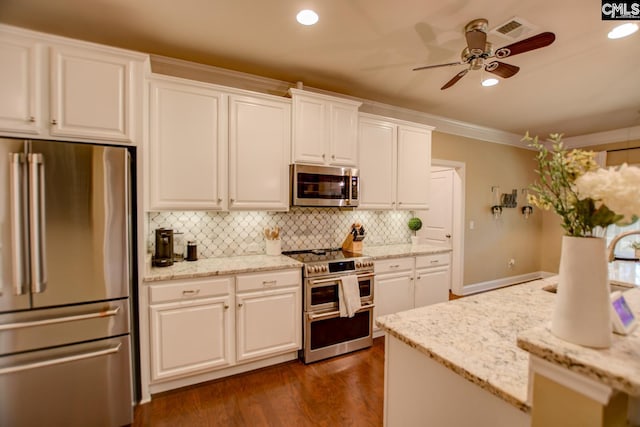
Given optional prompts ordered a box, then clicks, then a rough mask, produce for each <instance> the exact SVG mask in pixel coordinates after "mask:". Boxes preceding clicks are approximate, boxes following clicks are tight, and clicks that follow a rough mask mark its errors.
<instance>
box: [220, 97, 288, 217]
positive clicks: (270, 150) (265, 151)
mask: <svg viewBox="0 0 640 427" xmlns="http://www.w3.org/2000/svg"><path fill="white" fill-rule="evenodd" d="M229 109H230V110H229V209H231V210H235V209H263V210H267V209H268V210H277V211H286V210H288V209H289V156H290V152H291V102H290V100H289V99H278V98H276V97H266V96H265V97H260V96H258V95H255V96H254V95H252V96H244V95H230V96H229Z"/></svg>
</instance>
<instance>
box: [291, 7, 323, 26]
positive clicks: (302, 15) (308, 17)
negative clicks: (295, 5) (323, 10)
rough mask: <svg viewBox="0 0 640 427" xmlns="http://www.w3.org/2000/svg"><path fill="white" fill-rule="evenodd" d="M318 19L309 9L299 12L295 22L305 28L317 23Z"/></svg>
mask: <svg viewBox="0 0 640 427" xmlns="http://www.w3.org/2000/svg"><path fill="white" fill-rule="evenodd" d="M318 19H319V18H318V14H317V13H315V12H314V11H313V10H311V9H304V10H301V11H300V12H298V14H297V15H296V21H298V22H299V23H301V24H302V25H307V26H309V25H314V24H315V23H317V22H318Z"/></svg>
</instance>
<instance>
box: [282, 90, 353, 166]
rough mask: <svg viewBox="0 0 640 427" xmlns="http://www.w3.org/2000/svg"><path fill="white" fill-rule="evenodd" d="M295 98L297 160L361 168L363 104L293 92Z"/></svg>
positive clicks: (294, 118) (294, 136) (295, 159)
mask: <svg viewBox="0 0 640 427" xmlns="http://www.w3.org/2000/svg"><path fill="white" fill-rule="evenodd" d="M289 91H290V92H291V96H292V99H293V161H294V162H297V163H311V164H320V165H334V166H357V165H358V107H359V106H360V104H361V103H360V102H355V101H350V100H347V99H343V98H336V97H332V96H327V95H322V94H317V93H313V92H306V91H303V90H298V89H289Z"/></svg>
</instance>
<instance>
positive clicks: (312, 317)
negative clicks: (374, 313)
mask: <svg viewBox="0 0 640 427" xmlns="http://www.w3.org/2000/svg"><path fill="white" fill-rule="evenodd" d="M373 307H375V304H367V305H363V306H362V307H361V308H360V309H359V310H358V311H356V313H360V312H362V311H365V310H369V309H372V308H373ZM338 316H340V311H330V312H328V313H322V314H313V313H308V314H307V317H308V318H309V320H310V321H312V322H314V321H316V320H324V319H331V318H333V317H338Z"/></svg>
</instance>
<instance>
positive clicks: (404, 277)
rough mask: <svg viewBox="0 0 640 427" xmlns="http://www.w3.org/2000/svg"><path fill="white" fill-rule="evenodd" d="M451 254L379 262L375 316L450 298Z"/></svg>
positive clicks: (376, 263) (376, 270) (376, 264)
mask: <svg viewBox="0 0 640 427" xmlns="http://www.w3.org/2000/svg"><path fill="white" fill-rule="evenodd" d="M449 257H450V255H449V253H442V254H434V255H423V256H417V257H404V258H393V259H386V260H380V261H376V262H375V264H374V266H375V267H374V268H375V273H376V278H375V286H374V295H373V297H374V303H375V308H374V314H373V316H374V319H375V318H377V317H379V316H384V315H387V314H393V313H397V312H399V311H405V310H411V309H412V308H417V307H423V306H425V305H430V304H436V303H439V302H444V301H448V300H449V287H450V281H451V272H450V266H449V264H450V263H449ZM374 329H375V330H377V329H378V328H377V327H376V326H374Z"/></svg>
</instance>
